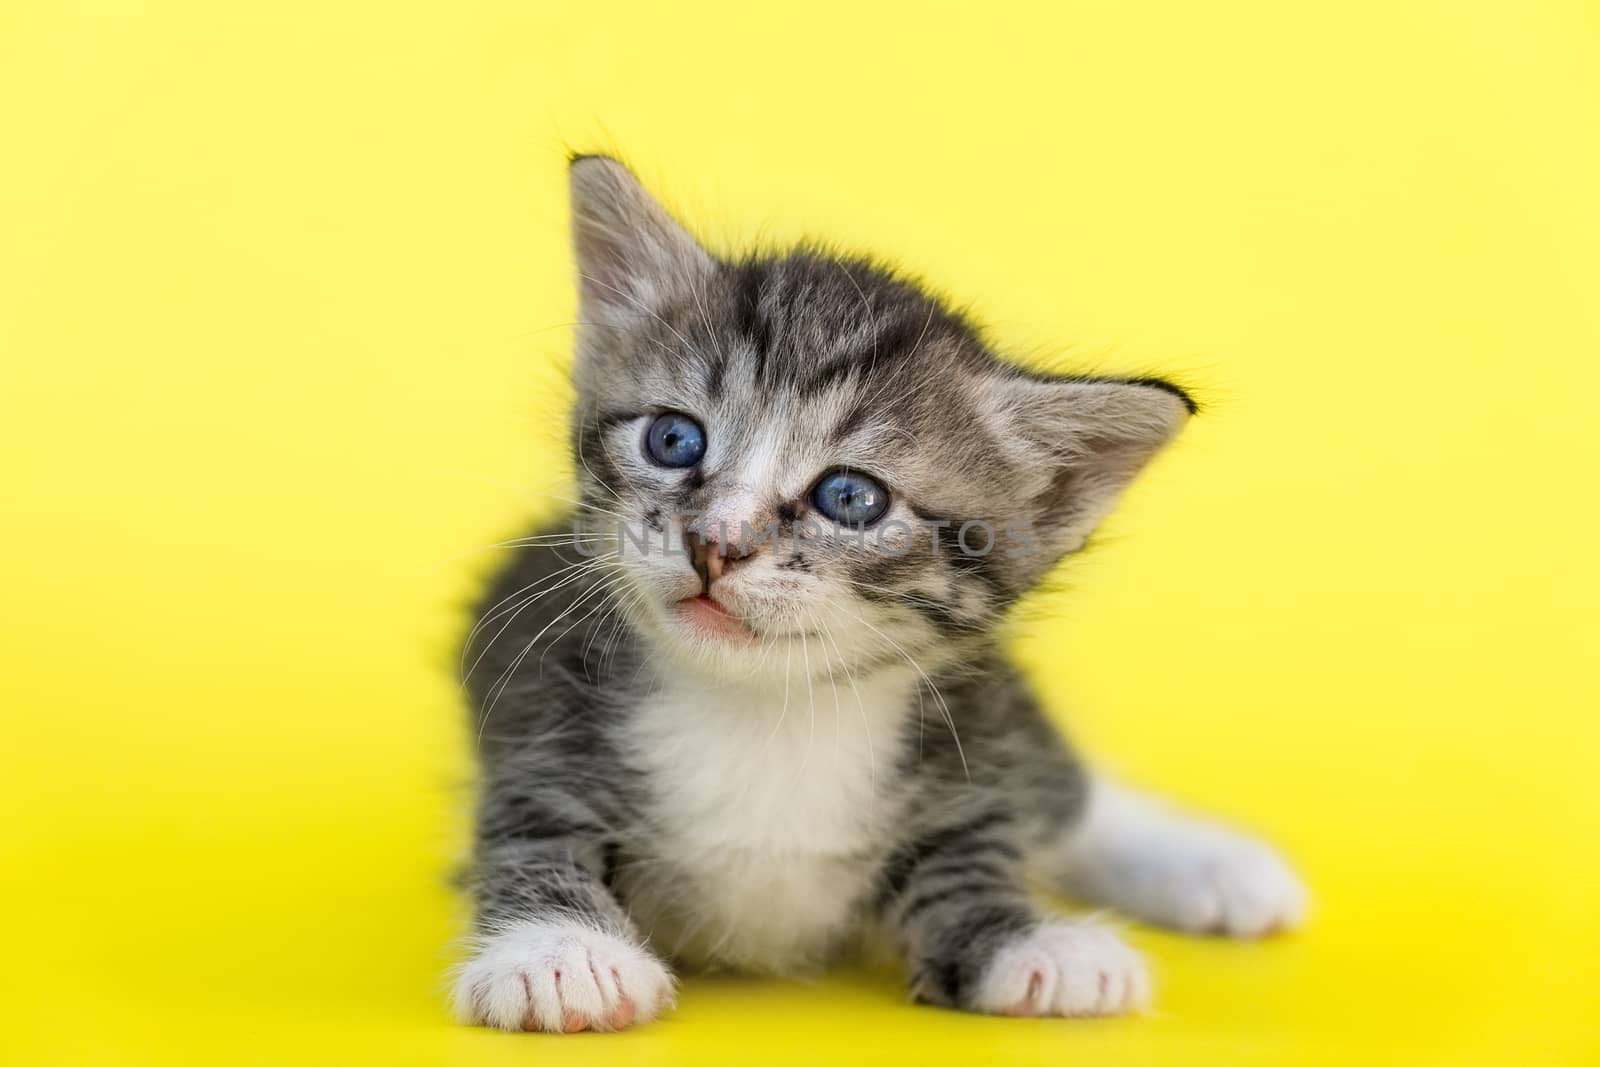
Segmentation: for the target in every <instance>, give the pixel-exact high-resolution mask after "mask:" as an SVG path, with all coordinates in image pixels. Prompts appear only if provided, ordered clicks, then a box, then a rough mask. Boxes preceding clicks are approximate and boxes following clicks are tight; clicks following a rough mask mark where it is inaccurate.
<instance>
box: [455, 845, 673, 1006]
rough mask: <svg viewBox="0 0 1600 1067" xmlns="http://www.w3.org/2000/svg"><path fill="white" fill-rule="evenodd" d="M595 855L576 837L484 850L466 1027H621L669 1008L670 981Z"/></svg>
mask: <svg viewBox="0 0 1600 1067" xmlns="http://www.w3.org/2000/svg"><path fill="white" fill-rule="evenodd" d="M595 851H597V850H595V849H593V848H592V847H590V846H588V845H587V844H586V843H584V842H580V841H576V840H574V839H572V838H548V839H544V840H518V841H513V842H508V843H503V844H498V845H494V846H492V847H483V846H480V849H479V858H478V862H477V865H476V871H475V876H476V883H477V896H478V923H477V928H478V936H477V944H476V946H475V949H476V950H475V952H474V953H473V956H472V959H471V960H469V961H468V962H467V964H466V965H465V966H464V967H463V968H462V970H461V974H460V977H459V979H458V981H457V983H456V993H455V1005H456V1014H457V1016H458V1017H459V1018H460V1019H461V1021H463V1022H466V1023H482V1024H484V1025H486V1026H493V1027H498V1028H499V1029H502V1030H543V1031H547V1032H551V1033H572V1032H574V1031H577V1030H618V1029H621V1028H622V1027H625V1026H629V1025H631V1024H635V1023H642V1022H648V1021H649V1020H650V1019H652V1018H654V1017H655V1015H656V1014H657V1013H658V1012H660V1011H661V1010H663V1009H664V1008H667V1007H670V1006H671V1003H672V975H671V973H670V972H669V971H668V970H667V968H666V967H665V966H663V965H662V963H661V961H660V960H658V959H656V958H655V957H654V956H653V955H651V954H650V953H649V952H647V951H646V950H645V949H644V948H643V947H641V946H640V944H639V942H638V938H637V936H636V935H635V933H634V930H633V926H632V924H631V923H630V922H629V920H628V917H627V915H626V914H625V913H624V912H623V910H622V907H621V905H619V904H618V903H617V901H616V899H615V898H614V897H613V896H612V895H611V893H610V892H609V891H608V890H607V889H606V887H605V886H604V885H603V884H602V883H601V881H600V879H599V877H598V875H597V873H596V868H597V866H598V863H599V858H598V856H594V855H592V853H594V852H595ZM585 859H587V860H588V861H589V862H587V863H586V862H584V860H585Z"/></svg>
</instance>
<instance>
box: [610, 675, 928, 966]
mask: <svg viewBox="0 0 1600 1067" xmlns="http://www.w3.org/2000/svg"><path fill="white" fill-rule="evenodd" d="M914 699H915V698H914V697H913V696H912V683H911V679H910V678H908V677H906V676H905V675H903V674H901V673H899V672H884V673H883V674H880V675H878V676H876V677H874V678H871V679H858V680H857V681H856V684H855V686H853V687H852V686H851V685H850V684H849V683H847V682H841V684H839V685H838V686H835V685H832V684H829V683H826V682H817V683H815V684H813V685H811V686H808V685H807V684H806V682H805V680H804V679H800V680H799V681H798V682H797V683H791V685H790V686H789V691H788V694H787V697H785V694H784V691H783V689H782V687H778V688H777V690H776V691H775V692H774V691H770V690H763V689H747V688H733V687H726V688H709V687H702V686H698V685H696V684H694V683H693V682H692V681H690V680H687V679H686V680H684V681H683V682H681V683H672V684H669V685H667V686H666V687H664V688H663V689H662V690H661V691H659V692H658V693H656V694H655V695H654V696H652V697H651V698H650V699H649V702H648V703H647V704H646V705H645V706H643V707H642V708H640V709H639V713H638V714H637V715H636V717H635V719H634V722H633V725H632V727H631V729H630V733H629V736H628V747H629V755H630V758H631V761H632V762H633V764H634V765H635V766H636V767H638V768H639V769H640V770H641V771H642V772H643V773H644V775H645V778H646V779H647V786H648V789H649V791H650V796H651V814H652V822H653V823H654V824H655V827H656V829H657V831H658V832H657V833H656V834H655V835H654V836H653V838H652V839H651V840H649V841H646V842H641V845H643V846H644V848H645V850H646V851H647V852H648V853H649V859H648V861H647V862H646V863H644V864H642V865H641V871H640V873H639V874H638V876H636V877H630V878H629V879H628V882H629V894H628V895H629V904H630V907H631V909H632V911H633V913H634V918H635V919H636V921H638V922H639V924H640V926H641V927H642V928H643V929H644V932H646V933H647V934H649V935H650V936H651V937H652V939H653V940H655V941H656V942H657V943H658V944H659V945H660V947H662V948H663V949H665V950H667V951H669V952H671V953H673V954H674V955H677V956H679V957H680V958H684V959H687V960H689V961H690V962H693V963H698V964H701V965H713V964H724V965H729V966H734V967H739V968H742V969H751V970H777V971H783V970H793V969H797V968H803V967H805V966H807V965H808V964H811V963H813V962H816V961H817V960H818V959H819V958H820V957H821V956H822V955H823V954H825V953H826V952H827V950H828V949H829V948H830V947H832V945H833V944H834V943H836V942H837V941H838V939H839V938H840V937H842V936H843V935H845V934H846V933H848V931H847V930H846V929H845V927H846V924H847V920H848V918H849V916H850V913H851V907H852V905H853V904H854V903H855V902H856V901H857V899H858V897H859V895H860V893H861V892H862V891H863V890H864V888H865V884H866V880H867V879H868V878H870V877H871V875H872V873H873V870H874V863H873V860H874V857H875V854H876V851H877V848H878V846H879V843H880V840H881V837H882V834H881V830H880V827H881V826H882V824H883V820H884V819H885V818H886V816H887V815H888V813H887V812H886V811H885V810H884V806H885V805H886V803H887V798H886V797H885V796H884V792H883V787H884V783H885V782H886V781H887V780H888V779H889V777H890V776H891V775H892V772H893V767H894V763H895V761H896V759H897V758H898V753H899V749H900V740H901V735H902V732H903V723H904V720H905V718H906V715H907V713H908V709H910V708H911V706H912V705H914Z"/></svg>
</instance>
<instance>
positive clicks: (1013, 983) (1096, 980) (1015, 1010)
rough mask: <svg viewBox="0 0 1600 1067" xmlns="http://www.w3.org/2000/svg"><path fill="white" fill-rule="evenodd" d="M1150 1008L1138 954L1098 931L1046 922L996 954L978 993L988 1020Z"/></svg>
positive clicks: (1098, 928) (1093, 927) (1091, 925)
mask: <svg viewBox="0 0 1600 1067" xmlns="http://www.w3.org/2000/svg"><path fill="white" fill-rule="evenodd" d="M1149 1003H1150V978H1149V975H1148V974H1147V973H1146V971H1145V967H1144V960H1142V959H1140V957H1139V954H1138V953H1137V952H1135V951H1134V950H1133V949H1131V948H1129V947H1128V946H1127V945H1125V944H1123V943H1122V941H1121V940H1120V939H1119V938H1118V937H1117V935H1116V934H1114V933H1112V932H1111V931H1110V930H1108V929H1106V928H1105V927H1103V926H1098V925H1096V924H1094V923H1091V922H1046V923H1043V924H1042V925H1040V926H1039V927H1038V928H1037V929H1035V930H1033V931H1032V932H1031V933H1028V934H1026V935H1024V936H1023V937H1022V938H1021V939H1019V940H1017V941H1014V942H1012V943H1011V944H1010V945H1007V946H1006V947H1005V948H1002V949H1001V950H1000V951H999V952H998V953H996V954H995V958H994V960H993V961H992V962H991V963H990V964H989V969H988V971H987V972H985V974H984V976H983V981H982V983H981V984H980V985H979V987H978V1002H977V1004H976V1007H977V1009H978V1010H979V1011H983V1012H989V1013H990V1014H993V1015H1076V1016H1084V1015H1123V1014H1126V1013H1127V1012H1131V1011H1137V1010H1139V1009H1140V1008H1143V1007H1145V1006H1147V1005H1148V1004H1149Z"/></svg>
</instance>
